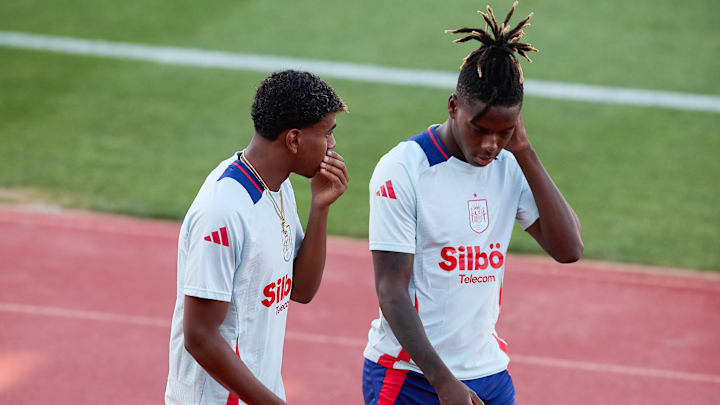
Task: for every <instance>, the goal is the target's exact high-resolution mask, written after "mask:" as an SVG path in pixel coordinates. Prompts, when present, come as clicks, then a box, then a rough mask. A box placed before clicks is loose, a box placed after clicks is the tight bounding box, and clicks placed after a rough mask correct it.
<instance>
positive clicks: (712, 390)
mask: <svg viewBox="0 0 720 405" xmlns="http://www.w3.org/2000/svg"><path fill="white" fill-rule="evenodd" d="M178 229H179V224H178V223H175V222H162V221H150V220H138V219H131V218H125V217H118V216H108V215H99V214H92V213H84V212H64V213H62V214H52V213H40V212H33V211H29V210H27V209H23V208H18V207H9V206H4V207H0V403H1V404H13V405H24V404H28V405H29V404H39V403H53V404H55V405H61V404H96V403H103V404H107V405H111V404H159V403H162V400H163V392H164V388H165V381H166V376H167V367H168V366H167V364H168V337H169V322H170V317H171V314H172V309H173V305H174V301H175V288H176V287H175V284H176V270H175V264H176V254H177V247H176V243H177V234H178ZM505 277H506V278H505V283H504V289H503V312H502V315H501V321H500V324H499V326H498V331H499V333H500V335H501V336H503V337H504V338H505V339H506V340H508V342H509V344H510V346H509V349H510V355H511V358H512V361H511V363H510V372H511V374H512V375H513V379H514V382H515V385H516V388H517V398H518V403H519V404H559V405H566V404H567V405H569V404H587V405H593V404H602V405H606V404H608V403H610V404H615V403H622V404H653V405H662V404H678V403H688V404H717V403H720V402H719V401H720V399H719V398H720V277H719V276H718V275H716V274H704V273H698V272H689V271H685V272H681V271H677V270H668V269H648V268H642V267H633V266H622V265H616V264H607V263H598V262H589V261H581V262H580V263H578V264H574V265H559V264H555V263H553V262H552V261H549V260H546V259H543V258H537V257H526V256H520V255H510V257H509V258H508V261H507V271H506V276H505ZM374 294H375V293H374V288H373V280H372V269H371V261H370V255H369V253H368V251H367V242H366V241H355V240H348V239H331V240H330V241H329V244H328V258H327V267H326V270H325V277H324V279H323V284H322V287H321V289H320V292H319V293H318V295H317V297H316V298H315V300H314V301H313V302H312V303H310V304H308V305H300V304H296V303H293V304H292V305H291V307H290V313H289V321H288V331H287V339H286V343H285V358H284V367H283V375H284V381H285V385H286V390H287V396H288V401H289V403H290V404H316V405H329V404H343V405H352V404H361V402H362V400H361V392H360V375H361V365H362V349H363V347H364V344H365V339H366V336H367V331H368V326H369V323H370V321H371V320H372V319H374V318H375V317H377V311H378V310H377V303H376V299H375V295H374Z"/></svg>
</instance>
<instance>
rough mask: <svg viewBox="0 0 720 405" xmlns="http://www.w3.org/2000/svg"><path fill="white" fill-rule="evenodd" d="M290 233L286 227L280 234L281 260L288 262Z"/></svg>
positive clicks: (289, 257) (290, 252)
mask: <svg viewBox="0 0 720 405" xmlns="http://www.w3.org/2000/svg"><path fill="white" fill-rule="evenodd" d="M292 245H293V244H292V232H291V231H290V225H286V231H285V232H282V249H283V259H284V260H285V261H286V262H289V261H290V259H291V258H292V252H293V246H292Z"/></svg>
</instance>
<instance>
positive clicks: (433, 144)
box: [408, 128, 450, 166]
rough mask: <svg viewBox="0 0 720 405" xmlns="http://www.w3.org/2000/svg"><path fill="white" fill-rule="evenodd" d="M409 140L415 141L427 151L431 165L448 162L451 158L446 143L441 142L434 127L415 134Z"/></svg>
mask: <svg viewBox="0 0 720 405" xmlns="http://www.w3.org/2000/svg"><path fill="white" fill-rule="evenodd" d="M408 141H415V142H417V144H418V145H420V147H421V148H422V150H423V152H425V156H426V157H427V160H428V163H429V164H430V166H435V165H436V164H438V163H442V162H446V161H447V160H448V159H450V154H449V153H448V151H447V150H446V149H445V145H443V144H442V143H441V142H440V139H438V137H437V134H436V133H435V131H433V129H432V128H428V129H426V130H425V131H423V132H421V133H419V134H417V135H415V136H413V137H412V138H410V139H408Z"/></svg>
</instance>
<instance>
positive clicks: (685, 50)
mask: <svg viewBox="0 0 720 405" xmlns="http://www.w3.org/2000/svg"><path fill="white" fill-rule="evenodd" d="M485 4H486V2H485V1H482V2H481V1H468V0H455V1H452V2H445V1H429V0H415V1H380V0H363V1H344V2H330V1H320V0H305V1H299V2H291V1H255V0H233V1H228V0H216V1H213V2H197V1H188V0H172V1H171V0H125V1H121V2H118V1H109V0H55V1H50V0H44V1H41V0H22V1H2V2H0V325H3V326H5V327H0V404H19V403H37V402H40V401H46V400H47V399H48V398H49V395H51V397H52V398H53V399H52V400H53V401H54V402H55V403H59V404H60V403H73V404H74V403H94V402H96V401H97V398H98V397H100V398H103V401H104V402H106V403H128V402H129V403H157V402H160V401H161V399H160V398H161V396H162V392H163V389H164V384H165V376H166V373H167V342H168V333H169V321H170V314H171V311H172V305H173V302H174V297H175V260H176V256H175V254H176V243H177V239H176V238H177V229H178V226H179V225H178V222H177V221H179V220H181V219H182V217H183V215H184V214H185V212H186V210H187V208H188V207H189V205H190V203H191V201H192V199H193V198H194V196H195V194H196V192H197V190H198V188H199V187H200V185H201V183H202V181H203V180H204V179H205V177H206V176H207V174H208V173H209V171H210V170H212V169H213V168H214V167H215V166H216V165H217V164H218V163H219V162H220V161H221V160H224V159H226V158H227V157H229V156H230V155H231V154H232V153H233V152H235V151H238V150H241V149H243V148H244V147H245V146H246V145H247V143H248V142H249V140H250V138H251V136H252V133H253V128H252V121H251V119H250V105H251V103H252V99H253V97H254V94H255V89H256V87H257V85H258V84H259V83H260V81H261V80H262V78H263V77H265V76H266V75H267V74H268V73H269V72H270V71H271V70H273V69H276V67H272V66H277V63H275V64H274V65H273V64H266V65H262V63H266V62H268V60H269V59H268V58H267V57H281V58H302V59H304V60H305V62H303V63H304V64H305V65H304V66H314V67H316V68H317V69H318V70H322V69H325V68H327V67H328V66H336V65H328V63H329V62H333V63H338V62H340V63H353V64H359V65H360V66H359V67H358V66H356V65H354V68H356V70H355V72H356V74H365V73H368V72H371V71H377V69H376V68H377V67H383V68H393V69H410V71H403V72H401V73H400V74H399V75H398V76H399V77H401V78H408V77H414V78H417V77H420V78H427V79H428V80H430V81H431V79H432V80H434V79H436V78H440V79H441V80H440V84H438V83H437V82H435V84H433V85H427V84H425V85H422V84H417V81H416V82H415V83H416V84H402V85H400V84H391V83H386V82H381V81H378V80H375V79H371V80H369V81H368V80H366V81H359V80H357V79H358V78H357V77H356V76H354V74H350V75H344V76H341V75H332V74H326V73H327V71H326V70H323V72H326V73H322V72H319V71H316V73H319V75H320V76H321V77H323V78H324V79H326V81H328V82H329V83H330V84H331V85H332V86H333V87H334V88H335V90H336V91H337V92H338V94H340V96H341V97H342V98H343V99H344V101H345V102H346V104H347V105H348V106H349V108H350V113H349V114H344V115H341V116H339V117H338V119H337V122H338V127H337V129H336V131H335V137H336V139H337V142H338V147H337V151H338V152H339V153H341V154H342V155H343V156H344V157H345V159H346V162H347V165H348V168H349V171H350V177H351V182H350V187H349V188H348V190H347V192H346V194H345V195H344V196H343V197H342V198H341V199H340V200H338V202H337V203H336V204H335V205H333V209H332V211H331V216H330V222H329V232H330V233H331V234H333V235H338V236H347V237H352V238H356V239H357V240H355V241H352V240H348V239H338V238H335V239H333V240H331V249H330V250H331V254H330V255H328V266H327V267H328V270H327V271H326V274H325V278H324V280H323V288H321V291H320V293H319V294H318V297H317V299H316V300H315V301H313V303H312V304H311V305H307V306H301V305H295V306H294V308H293V310H292V311H293V314H292V315H291V316H290V317H289V321H288V334H287V339H286V346H285V359H286V362H285V364H284V368H283V373H284V377H285V378H284V379H285V384H286V387H287V390H288V398H290V399H291V400H292V403H295V404H302V403H313V404H318V405H320V404H322V405H325V404H328V405H329V404H337V403H347V404H350V403H358V402H359V401H360V397H359V392H360V391H359V384H360V364H361V358H360V353H361V351H362V347H363V346H364V344H365V334H366V333H367V328H368V324H369V322H370V320H371V319H373V318H374V317H376V316H377V304H376V299H375V295H374V294H373V283H372V271H371V270H369V269H370V268H371V264H370V258H369V254H368V252H367V245H366V241H364V238H366V237H367V222H368V201H369V197H368V196H369V192H368V182H369V179H370V176H371V173H372V170H373V168H374V167H375V164H376V163H377V161H378V159H379V158H380V157H381V156H382V155H383V154H384V153H385V152H386V151H388V150H389V149H390V148H392V147H393V146H394V145H396V144H397V143H398V142H401V141H403V140H405V139H407V138H409V137H411V136H413V135H415V134H417V133H419V132H420V131H422V130H424V129H425V128H427V127H428V126H429V125H431V124H434V123H441V122H443V121H444V120H445V119H446V118H447V98H448V96H449V95H450V94H451V92H452V88H453V85H452V83H453V81H454V80H453V77H454V75H456V74H457V71H458V67H459V66H460V64H461V63H462V59H463V57H464V56H465V55H467V54H468V53H470V52H471V51H472V50H473V49H475V47H476V46H477V43H474V42H470V43H465V44H453V43H452V40H453V39H455V38H456V36H453V35H447V34H444V33H443V30H444V29H452V28H458V27H461V26H472V27H483V26H484V23H483V20H482V18H481V17H480V16H478V15H477V14H476V10H478V9H481V8H484V6H485ZM511 5H512V1H511V0H503V1H497V0H493V1H492V6H493V7H494V9H495V13H496V15H497V16H498V18H502V17H503V16H504V15H505V13H506V12H507V10H509V8H510V7H511ZM530 11H533V12H535V16H534V17H533V18H532V20H531V23H532V26H531V27H530V28H528V29H526V33H527V36H526V37H525V38H524V39H525V40H527V42H530V43H531V44H533V45H534V46H535V47H537V48H539V49H540V51H541V52H540V53H539V54H533V55H531V56H532V58H533V60H534V63H532V64H530V63H527V62H525V61H522V66H523V70H524V73H525V78H526V96H525V100H524V107H523V119H524V123H525V126H526V128H527V130H528V135H529V137H530V139H531V141H532V143H533V146H534V147H535V149H536V150H537V151H538V153H539V155H540V157H541V159H542V161H543V163H544V164H545V166H546V168H547V169H548V171H549V172H550V174H551V176H552V177H553V179H554V180H555V182H556V183H557V185H558V186H559V188H560V189H561V191H562V192H563V193H564V195H565V197H566V198H567V200H568V201H569V202H570V203H571V205H572V206H573V207H574V209H575V211H576V212H577V214H578V216H579V217H580V219H581V221H582V224H583V239H584V242H585V254H584V259H597V260H602V261H612V262H617V265H615V264H613V265H612V266H610V265H606V264H597V263H595V262H592V261H587V260H584V261H581V262H580V263H578V264H575V265H572V266H559V265H555V264H552V263H551V262H550V261H549V260H545V259H539V258H536V257H532V256H522V255H513V256H512V259H511V260H510V264H509V265H508V266H509V269H510V271H509V272H508V273H507V275H506V281H508V282H507V286H508V288H506V289H505V290H504V291H503V317H502V320H501V324H500V325H499V329H498V331H499V332H500V333H501V334H502V335H503V336H505V334H506V333H507V335H508V336H509V337H510V342H511V346H510V347H511V352H512V353H513V354H512V358H513V363H511V365H512V367H513V371H512V372H513V378H514V379H515V380H516V382H517V383H516V385H517V386H518V387H519V389H518V395H519V396H518V398H519V399H520V402H521V403H536V404H543V403H555V404H561V403H562V404H564V403H576V404H577V403H582V404H605V403H607V402H611V403H626V404H630V403H633V404H647V403H652V404H671V403H677V401H678V400H679V398H683V399H687V400H688V401H689V402H692V403H707V404H710V403H714V401H716V399H717V398H718V397H720V391H718V387H720V368H718V367H720V361H718V359H720V347H718V345H717V341H718V339H720V338H719V337H718V336H719V335H718V330H717V328H718V327H720V318H718V316H720V275H719V274H720V273H717V271H718V270H720V209H719V208H718V199H719V198H718V197H720V186H719V179H720V159H718V158H717V156H718V154H719V153H720V80H718V77H719V74H720V56H719V55H720V24H718V17H720V2H718V1H717V0H688V1H686V2H680V3H678V2H673V1H670V0H636V1H632V2H627V1H621V0H606V1H591V0H577V1H565V0H543V1H540V0H521V2H520V4H519V6H518V8H517V10H516V13H515V16H514V17H513V20H512V22H518V21H519V20H520V19H522V18H523V17H525V16H526V15H528V13H529V12H530ZM67 38H70V39H73V41H64V40H63V39H67ZM59 40H62V41H64V42H62V41H61V42H58V41H59ZM98 40H101V41H106V42H105V43H104V44H103V45H102V49H101V50H102V52H100V51H99V49H100V48H98V43H97V42H92V43H89V42H82V41H98ZM53 41H54V42H53ZM50 44H55V45H58V44H62V45H63V46H64V49H65V50H63V51H57V50H56V51H51V50H49V49H48V48H49V46H50ZM88 44H91V45H92V44H94V45H93V46H95V48H93V49H94V51H92V52H88V49H89V48H88ZM123 44H135V45H142V46H146V47H145V48H128V47H127V46H126V45H123ZM147 47H150V48H147ZM159 47H163V49H161V48H159ZM168 47H170V48H172V49H167V48H168ZM70 48H72V49H73V50H72V51H71V50H70ZM93 52H94V53H96V55H94V56H93V55H91V54H88V53H93ZM209 52H224V53H222V54H218V53H214V54H211V53H209ZM98 53H102V55H101V54H98ZM109 55H114V57H109ZM252 55H255V56H260V58H259V59H258V58H257V57H254V59H253V58H251V56H252ZM130 56H133V57H130ZM181 57H184V58H185V59H183V60H180V59H179V58H181ZM228 60H232V61H233V63H234V64H233V66H234V67H232V66H229V65H228V64H227V63H224V62H227V61H228ZM248 60H253V61H255V67H252V68H250V67H245V68H237V66H238V65H239V64H242V63H245V62H242V61H248ZM223 61H224V62H223ZM270 61H275V62H277V60H276V59H272V60H270ZM308 61H310V62H315V64H308ZM221 62H223V63H221ZM284 63H286V64H287V65H288V67H289V66H294V64H297V63H299V62H298V61H297V60H296V59H291V60H285V62H284ZM368 65H371V67H368ZM263 66H266V67H265V68H263ZM346 67H347V66H346ZM310 70H311V71H313V69H310ZM418 70H422V72H418ZM394 72H396V73H397V71H394ZM448 78H449V79H448ZM448 83H449V84H448ZM558 83H561V84H562V83H565V84H576V85H580V84H581V85H584V86H591V87H575V89H576V93H574V94H575V95H574V96H572V95H571V94H570V93H568V91H567V89H568V87H567V86H565V87H563V86H562V85H558ZM546 85H549V86H550V87H549V88H550V89H554V90H556V93H555V95H554V97H552V98H550V97H547V92H544V93H543V92H541V91H539V89H541V88H545V89H548V87H543V86H546ZM608 87H610V88H613V89H614V90H612V91H610V92H609V93H608V92H607V91H606V90H607V88H608ZM531 89H534V90H533V91H531ZM578 89H579V90H578ZM618 89H619V90H618ZM603 91H605V92H604V93H603ZM578 92H579V94H580V96H584V95H587V96H591V95H597V94H600V95H599V96H598V97H596V101H594V102H588V101H582V100H579V99H578V97H577V95H578ZM648 92H650V93H648ZM620 93H622V97H619V98H617V99H615V100H614V102H608V101H609V100H607V97H608V96H607V95H608V94H610V95H617V94H620ZM603 94H604V95H603ZM638 95H641V96H642V95H644V97H646V99H647V98H649V99H650V100H651V101H653V100H655V101H657V102H658V103H655V104H659V103H660V102H661V101H662V102H663V103H664V105H665V106H664V107H662V106H658V105H654V106H652V105H651V106H647V105H646V106H639V105H635V104H633V102H632V101H631V98H632V97H636V96H638ZM580 98H582V97H580ZM688 100H689V102H687V101H688ZM675 101H677V103H675ZM682 103H684V104H683V105H682V106H678V105H675V106H673V105H674V104H682ZM645 104H647V103H645ZM650 104H653V103H650ZM681 107H682V108H681ZM292 181H293V183H294V185H295V193H296V196H297V199H298V205H299V208H300V211H301V212H300V216H301V218H302V220H303V221H304V218H306V217H307V212H308V209H309V197H310V195H309V187H308V180H307V179H304V178H300V177H297V176H294V177H292ZM10 205H15V206H17V205H20V206H23V207H26V206H27V205H32V206H38V205H40V206H41V207H42V209H43V210H48V209H49V210H51V211H58V210H57V207H60V208H61V209H71V210H69V211H63V213H62V215H55V214H47V213H37V212H29V213H28V212H26V211H23V209H24V208H23V209H19V210H16V207H15V208H13V207H10V208H8V207H9V206H10ZM74 209H79V210H90V211H99V212H102V213H104V214H107V213H110V214H122V215H129V216H132V217H140V218H154V219H163V220H170V221H166V222H162V221H144V220H137V219H130V218H127V217H119V216H106V215H102V216H98V215H96V214H88V213H87V212H85V211H74ZM14 210H15V211H14ZM78 212H80V213H78ZM510 250H511V251H513V252H520V253H540V248H539V247H538V246H537V244H536V243H535V242H534V241H533V240H532V239H531V238H530V237H528V236H527V235H525V234H524V232H522V231H521V230H519V228H518V229H516V232H515V235H514V236H513V242H512V243H511V246H510ZM626 263H636V264H647V265H654V266H660V267H675V268H684V269H696V270H700V271H701V272H693V271H682V272H677V271H668V270H667V269H665V270H657V269H655V270H652V271H651V270H647V269H645V268H639V267H633V266H626V265H625V264H626ZM600 268H603V269H605V270H608V271H598V269H600ZM352 359H355V360H352ZM39 382H41V383H39ZM348 393H349V394H350V395H348Z"/></svg>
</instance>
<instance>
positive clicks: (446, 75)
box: [0, 31, 720, 112]
mask: <svg viewBox="0 0 720 405" xmlns="http://www.w3.org/2000/svg"><path fill="white" fill-rule="evenodd" d="M0 46H4V47H8V48H19V49H32V50H40V51H50V52H59V53H67V54H75V55H88V56H97V57H104V58H114V59H132V60H140V61H146V62H154V63H161V64H166V65H179V66H194V67H205V68H221V69H231V70H247V71H256V72H263V73H267V72H271V71H275V70H282V69H300V70H307V71H310V72H313V73H316V74H318V75H320V76H323V77H324V78H336V79H346V80H354V81H361V82H370V83H386V84H396V85H408V86H420V87H432V88H440V89H453V88H455V82H456V81H457V73H451V72H443V71H435V70H420V69H401V68H391V67H382V66H377V65H364V64H357V63H346V62H332V61H324V60H313V59H299V58H288V57H279V56H269V55H255V54H242V53H232V52H222V51H211V50H202V49H190V48H177V47H166V46H155V45H142V44H132V43H125V42H110V41H101V40H91V39H80V38H68V37H58V36H48V35H38V34H32V33H23V32H14V31H0ZM525 94H527V95H529V96H536V97H543V98H553V99H561V100H576V101H586V102H595V103H608V104H623V105H634V106H646V107H648V106H652V107H664V108H672V109H680V110H692V111H710V112H720V97H718V96H711V95H702V94H689V93H678V92H667V91H655V90H642V89H628V88H619V87H605V86H592V85H586V84H580V83H563V82H553V81H541V80H531V79H528V80H525Z"/></svg>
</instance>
